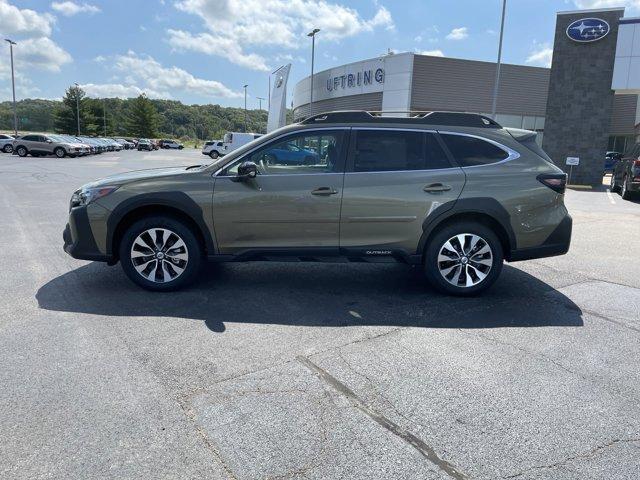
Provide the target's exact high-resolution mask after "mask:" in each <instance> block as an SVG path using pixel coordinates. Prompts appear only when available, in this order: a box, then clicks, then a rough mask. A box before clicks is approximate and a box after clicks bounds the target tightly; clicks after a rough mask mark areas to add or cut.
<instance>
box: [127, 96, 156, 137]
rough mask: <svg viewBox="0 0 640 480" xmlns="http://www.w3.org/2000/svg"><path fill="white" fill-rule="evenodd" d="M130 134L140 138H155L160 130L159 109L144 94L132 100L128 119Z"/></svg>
mask: <svg viewBox="0 0 640 480" xmlns="http://www.w3.org/2000/svg"><path fill="white" fill-rule="evenodd" d="M127 130H128V132H129V134H131V135H134V136H137V137H140V138H154V137H155V136H156V135H157V130H158V110H157V109H156V107H155V105H154V104H153V102H151V100H149V99H148V98H147V97H146V96H145V95H144V94H142V95H140V96H139V97H138V98H135V99H133V100H132V101H131V107H130V109H129V117H128V119H127Z"/></svg>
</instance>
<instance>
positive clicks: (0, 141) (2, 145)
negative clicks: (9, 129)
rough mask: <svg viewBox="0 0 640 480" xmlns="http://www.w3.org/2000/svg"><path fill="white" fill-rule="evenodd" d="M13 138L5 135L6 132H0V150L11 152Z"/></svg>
mask: <svg viewBox="0 0 640 480" xmlns="http://www.w3.org/2000/svg"><path fill="white" fill-rule="evenodd" d="M14 140H15V138H13V137H12V136H11V135H7V134H6V133H0V150H1V151H3V152H4V153H11V152H13V141H14Z"/></svg>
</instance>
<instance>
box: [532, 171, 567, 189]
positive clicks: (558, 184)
mask: <svg viewBox="0 0 640 480" xmlns="http://www.w3.org/2000/svg"><path fill="white" fill-rule="evenodd" d="M537 178H538V181H539V182H540V183H542V184H543V185H545V186H547V187H549V188H550V189H551V190H553V191H555V192H558V193H564V191H565V189H566V188H567V174H566V173H541V174H540V175H538V177H537Z"/></svg>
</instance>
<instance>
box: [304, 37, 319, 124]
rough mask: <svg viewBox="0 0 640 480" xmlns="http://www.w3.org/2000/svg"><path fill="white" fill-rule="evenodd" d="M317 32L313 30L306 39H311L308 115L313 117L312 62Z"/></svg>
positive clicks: (314, 54)
mask: <svg viewBox="0 0 640 480" xmlns="http://www.w3.org/2000/svg"><path fill="white" fill-rule="evenodd" d="M319 31H320V29H319V28H314V29H313V30H311V31H310V32H309V33H307V37H311V90H310V91H309V115H313V62H314V60H315V56H316V34H317V33H318V32H319Z"/></svg>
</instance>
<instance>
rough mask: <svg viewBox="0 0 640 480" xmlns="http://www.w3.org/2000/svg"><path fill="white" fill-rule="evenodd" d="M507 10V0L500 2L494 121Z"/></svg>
mask: <svg viewBox="0 0 640 480" xmlns="http://www.w3.org/2000/svg"><path fill="white" fill-rule="evenodd" d="M506 10H507V0H502V20H501V21H500V41H499V43H498V64H497V65H496V80H495V83H494V84H493V104H492V106H491V118H493V119H494V120H495V119H496V108H497V107H498V86H499V85H500V63H501V62H502V37H503V34H504V17H505V13H506Z"/></svg>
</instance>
